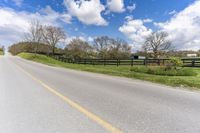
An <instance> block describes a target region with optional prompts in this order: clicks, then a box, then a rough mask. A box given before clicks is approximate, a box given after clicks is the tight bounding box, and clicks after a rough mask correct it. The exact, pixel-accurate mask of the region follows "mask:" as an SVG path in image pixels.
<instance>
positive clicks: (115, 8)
mask: <svg viewBox="0 0 200 133" xmlns="http://www.w3.org/2000/svg"><path fill="white" fill-rule="evenodd" d="M107 6H108V8H109V10H110V11H111V12H117V13H121V12H124V11H125V9H124V0H107Z"/></svg>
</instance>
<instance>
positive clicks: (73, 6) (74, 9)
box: [64, 0, 108, 25]
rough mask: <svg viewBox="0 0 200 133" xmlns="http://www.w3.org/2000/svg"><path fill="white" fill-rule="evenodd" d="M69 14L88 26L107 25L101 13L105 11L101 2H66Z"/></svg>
mask: <svg viewBox="0 0 200 133" xmlns="http://www.w3.org/2000/svg"><path fill="white" fill-rule="evenodd" d="M64 4H65V6H66V7H67V9H68V11H69V13H70V14H71V15H72V16H75V17H77V19H78V20H79V21H81V22H82V23H84V24H87V25H107V24H108V22H107V21H106V20H105V19H104V18H103V17H102V15H101V13H102V11H104V10H105V7H104V5H102V4H101V2H100V0H90V1H88V0H76V1H75V0H64Z"/></svg>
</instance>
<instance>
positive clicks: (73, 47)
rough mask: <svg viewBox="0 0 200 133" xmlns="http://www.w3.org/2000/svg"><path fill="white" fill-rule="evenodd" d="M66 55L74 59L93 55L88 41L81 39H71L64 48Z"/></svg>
mask: <svg viewBox="0 0 200 133" xmlns="http://www.w3.org/2000/svg"><path fill="white" fill-rule="evenodd" d="M65 51H66V55H68V56H69V57H72V58H74V59H79V58H91V57H93V53H94V52H93V48H92V46H90V45H89V43H88V42H86V41H83V40H81V39H78V38H77V39H73V40H72V41H71V42H70V43H69V44H68V45H67V46H66V48H65Z"/></svg>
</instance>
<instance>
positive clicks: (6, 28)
mask: <svg viewBox="0 0 200 133" xmlns="http://www.w3.org/2000/svg"><path fill="white" fill-rule="evenodd" d="M0 16H1V21H0V29H1V30H0V44H3V45H9V44H12V43H15V42H18V41H22V40H23V39H24V34H25V33H26V32H27V31H28V29H29V25H30V22H31V21H33V20H38V21H40V22H41V23H42V24H46V25H54V26H62V24H61V23H60V22H61V21H64V20H65V21H66V22H69V20H70V19H69V18H68V16H67V14H59V13H57V12H55V11H54V10H52V9H51V8H50V7H47V8H45V9H42V10H41V11H40V12H36V13H30V12H26V11H15V10H13V9H11V8H0Z"/></svg>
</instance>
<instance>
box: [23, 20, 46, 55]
mask: <svg viewBox="0 0 200 133" xmlns="http://www.w3.org/2000/svg"><path fill="white" fill-rule="evenodd" d="M42 31H43V30H42V25H41V24H40V22H39V21H37V20H34V21H32V22H31V23H30V28H29V31H28V33H27V34H26V35H25V39H26V41H28V42H30V43H32V44H35V45H36V46H35V47H34V49H35V50H34V51H35V53H37V52H38V47H39V44H40V43H41V42H42V37H43V36H42Z"/></svg>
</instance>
